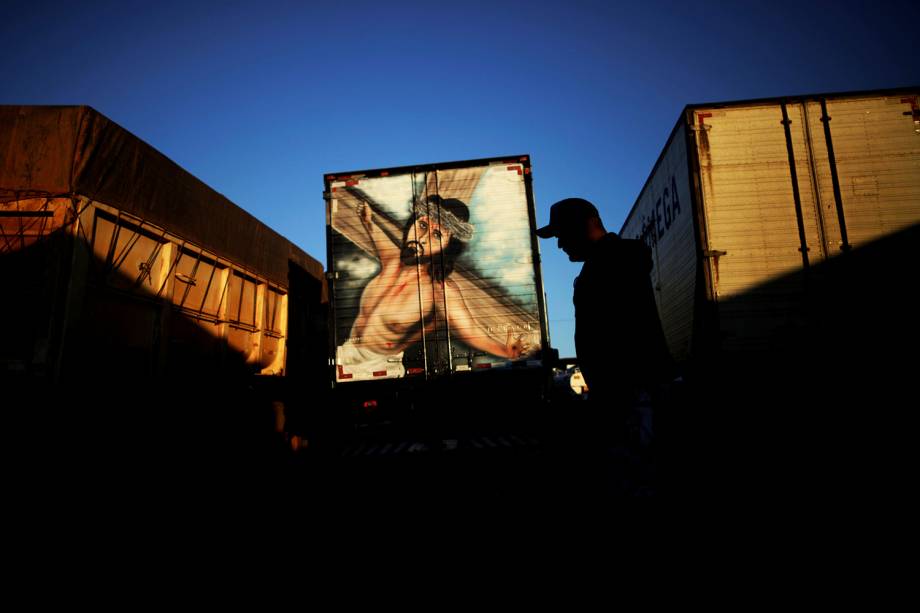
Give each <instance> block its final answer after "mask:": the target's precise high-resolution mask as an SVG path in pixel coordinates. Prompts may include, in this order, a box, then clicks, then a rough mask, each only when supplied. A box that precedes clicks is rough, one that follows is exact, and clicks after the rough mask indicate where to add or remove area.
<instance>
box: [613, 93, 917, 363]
mask: <svg viewBox="0 0 920 613" xmlns="http://www.w3.org/2000/svg"><path fill="white" fill-rule="evenodd" d="M918 100H920V97H918V91H917V90H916V89H905V90H887V91H883V92H868V93H853V94H828V95H815V96H798V97H789V98H782V99H779V98H777V99H769V100H758V101H751V102H735V103H713V104H701V105H691V106H688V107H687V108H686V109H685V111H684V112H683V113H682V114H681V117H680V119H679V120H678V122H677V125H676V127H675V129H674V131H673V132H672V135H671V137H670V139H669V141H668V143H667V145H666V146H665V149H664V151H663V152H662V154H661V156H660V158H659V160H658V163H657V164H656V166H655V168H654V169H653V171H652V174H651V175H650V177H649V179H648V181H647V182H646V184H645V186H644V188H643V189H642V191H641V192H640V195H639V197H638V199H637V201H636V204H635V205H634V207H633V209H632V210H631V212H630V214H629V216H628V217H627V219H626V222H625V223H624V225H623V228H622V232H623V234H624V235H625V236H627V237H630V238H640V237H641V238H644V239H645V240H646V242H647V243H649V245H650V246H652V247H653V248H654V250H655V254H656V255H655V257H656V259H655V269H654V270H653V272H652V275H653V281H654V284H655V289H656V293H657V295H658V304H659V312H660V314H661V318H662V323H663V326H664V329H665V333H666V336H667V338H668V342H669V345H670V347H671V349H672V351H673V353H674V355H675V357H676V358H678V359H679V360H680V361H682V362H685V363H686V362H690V361H692V360H694V359H697V358H700V359H703V357H704V356H712V355H716V354H719V355H723V356H728V355H739V356H740V355H744V354H747V355H765V354H768V353H770V352H775V351H782V350H783V349H784V348H789V347H792V346H795V347H798V348H800V349H802V348H803V347H807V349H804V350H805V351H810V352H817V353H815V355H816V356H817V355H819V354H820V351H821V345H822V344H824V343H825V341H827V340H828V338H830V337H834V340H833V342H834V343H835V344H836V343H845V341H844V340H841V339H846V338H852V339H856V338H862V339H863V340H865V339H869V338H871V337H872V336H873V333H872V331H871V329H870V328H871V327H872V326H873V325H878V324H877V323H873V322H870V321H859V318H858V313H859V310H860V306H859V305H872V311H873V312H879V311H881V310H882V308H881V307H880V306H878V305H884V304H889V305H891V306H895V305H896V304H898V303H900V299H899V296H900V294H899V292H898V290H897V288H896V287H885V289H884V291H883V292H880V293H879V295H877V296H876V295H874V294H875V292H876V290H875V284H874V283H873V282H872V279H873V278H877V279H881V278H883V276H884V278H889V277H891V276H897V275H895V274H894V273H893V272H892V271H894V270H903V269H904V267H905V266H906V265H907V262H908V261H910V256H909V254H908V253H906V252H904V249H903V248H904V244H905V241H907V240H908V239H909V238H910V236H912V235H913V234H915V233H916V229H917V228H918V224H920V108H918ZM684 152H687V153H688V154H685V153H684ZM684 160H685V161H684ZM682 166H683V167H682ZM672 179H673V180H672ZM665 188H668V190H669V191H668V193H667V197H665ZM675 198H676V199H677V200H675ZM669 199H670V200H669ZM669 201H670V202H671V207H670V209H669V208H668V207H666V206H665V204H666V203H668V202H669ZM677 201H679V205H678V206H679V212H678V213H676V214H675V212H674V210H675V209H674V203H675V202H677ZM659 202H660V203H661V205H660V206H659ZM685 202H686V205H685ZM687 205H689V206H687ZM685 213H689V214H688V215H687V217H686V218H685V219H682V218H681V217H680V216H681V215H683V214H685ZM668 214H670V217H671V227H669V226H668V224H667V220H668V219H667V216H668ZM682 221H686V222H687V223H684V224H682V223H681V222H682ZM880 257H882V258H886V259H885V260H884V261H885V262H886V266H885V268H884V269H882V270H878V271H876V272H872V270H871V269H868V268H867V267H868V266H870V264H868V262H875V261H876V259H877V258H880ZM872 265H874V264H872ZM860 284H862V285H865V287H863V286H861V285H860ZM675 297H677V298H675ZM675 304H678V305H679V307H677V308H675V306H674V305H675ZM844 313H846V314H847V315H844ZM851 315H855V317H854V316H851ZM806 336H811V337H812V338H810V339H809V340H808V341H807V342H806V341H805V340H803V339H805V337H806ZM854 342H855V340H854ZM835 346H837V345H835Z"/></svg>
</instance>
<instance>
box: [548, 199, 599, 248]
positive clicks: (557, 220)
mask: <svg viewBox="0 0 920 613" xmlns="http://www.w3.org/2000/svg"><path fill="white" fill-rule="evenodd" d="M592 217H600V215H599V214H598V212H597V208H596V207H595V206H594V205H593V204H591V203H590V202H588V201H587V200H584V199H583V198H566V199H565V200H560V201H559V202H557V203H556V204H554V205H553V206H551V207H550V209H549V225H548V226H543V227H542V228H539V229H538V230H537V236H539V237H540V238H552V237H553V236H559V233H560V232H562V231H564V230H566V229H569V228H577V227H578V226H580V225H581V224H582V223H584V221H585V220H587V219H591V218H592Z"/></svg>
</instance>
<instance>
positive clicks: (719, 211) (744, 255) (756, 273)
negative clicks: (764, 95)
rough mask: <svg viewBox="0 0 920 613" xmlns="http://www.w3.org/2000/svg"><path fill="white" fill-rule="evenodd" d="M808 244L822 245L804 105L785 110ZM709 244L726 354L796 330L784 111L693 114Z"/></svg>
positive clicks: (797, 252) (797, 286) (797, 267)
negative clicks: (786, 330) (785, 329)
mask: <svg viewBox="0 0 920 613" xmlns="http://www.w3.org/2000/svg"><path fill="white" fill-rule="evenodd" d="M787 111H788V113H789V117H790V121H791V122H792V123H791V124H790V134H791V141H792V149H793V155H794V156H795V158H796V159H795V168H796V170H797V173H796V174H797V176H798V184H797V187H798V188H799V199H800V206H801V215H802V222H803V223H802V226H803V230H804V232H803V233H804V237H805V243H806V248H807V247H808V246H809V245H812V246H819V245H820V244H821V240H820V236H819V232H818V230H817V228H818V220H817V218H816V210H815V206H814V195H813V191H812V190H811V188H810V186H809V178H808V177H809V173H810V170H809V160H808V156H807V147H806V144H805V139H806V135H805V132H804V123H803V117H802V111H801V108H800V107H796V106H790V107H788V108H787ZM695 114H696V118H697V122H696V123H697V126H698V131H697V154H698V156H699V164H700V181H701V188H702V194H703V209H704V220H703V222H704V223H705V224H706V236H708V240H709V244H708V245H705V246H704V250H705V251H706V254H707V256H708V262H709V264H708V265H709V267H710V273H711V278H712V283H713V286H714V291H715V295H716V299H717V301H718V303H719V319H720V325H721V334H722V337H723V344H722V346H723V348H724V349H726V350H729V351H733V350H760V349H764V348H766V347H767V345H768V344H769V343H770V338H771V336H772V335H773V334H774V332H775V331H776V330H777V329H779V328H782V327H784V326H787V325H796V321H797V318H798V317H799V313H798V308H799V306H800V304H801V296H802V293H803V291H804V286H803V283H804V281H803V277H802V276H801V275H796V274H792V273H797V272H799V271H801V270H802V268H803V266H804V262H803V255H802V250H801V248H802V240H801V236H802V235H801V234H800V231H799V230H800V228H799V222H798V217H797V210H796V209H797V205H796V199H795V195H794V190H793V183H792V173H791V171H790V159H789V148H788V143H787V139H786V133H785V128H784V125H783V112H782V107H781V106H780V105H778V104H765V105H758V106H750V107H733V108H727V109H705V108H698V109H695Z"/></svg>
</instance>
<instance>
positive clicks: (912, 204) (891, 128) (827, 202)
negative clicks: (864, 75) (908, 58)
mask: <svg viewBox="0 0 920 613" xmlns="http://www.w3.org/2000/svg"><path fill="white" fill-rule="evenodd" d="M917 103H918V97H917V96H916V95H912V96H911V95H908V96H903V95H897V96H868V97H857V98H835V99H830V100H828V101H827V102H826V108H827V112H828V116H829V117H830V122H829V126H830V134H831V139H832V144H833V150H834V159H835V162H836V170H837V175H838V180H839V186H840V196H841V204H842V207H843V213H844V219H845V226H846V233H847V237H848V241H849V244H850V246H851V247H853V248H859V247H862V246H865V245H867V244H868V243H870V242H872V241H874V240H877V239H879V238H881V237H883V236H887V235H890V234H893V233H895V232H897V231H900V230H903V229H905V228H908V227H910V226H912V225H914V224H916V223H917V222H920V134H918V133H917V131H916V130H917V129H918V128H920V126H918V125H916V124H915V123H914V117H913V112H912V108H916V105H917ZM808 116H809V125H810V126H811V132H812V134H813V135H814V140H815V141H816V144H817V145H818V146H816V147H815V148H814V149H815V168H816V174H817V179H818V187H819V191H820V193H821V201H822V205H823V206H822V210H823V211H824V213H825V217H829V218H831V219H832V220H833V221H832V223H828V224H827V226H828V239H829V243H830V246H831V255H834V254H837V253H840V250H841V247H842V244H843V241H842V237H841V232H840V224H839V223H838V222H837V213H836V203H835V199H834V187H833V183H832V175H831V168H830V159H829V155H828V147H827V145H826V141H825V132H824V125H823V123H822V109H821V104H820V102H810V103H808Z"/></svg>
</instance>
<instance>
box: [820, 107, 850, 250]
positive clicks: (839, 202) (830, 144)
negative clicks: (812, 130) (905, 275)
mask: <svg viewBox="0 0 920 613" xmlns="http://www.w3.org/2000/svg"><path fill="white" fill-rule="evenodd" d="M821 123H823V124H824V140H825V142H826V143H827V163H828V164H829V165H830V167H831V184H832V185H833V186H834V203H835V204H836V206H837V223H838V224H840V242H841V245H840V250H841V251H849V250H850V241H849V239H848V238H847V221H846V218H845V216H844V214H843V197H842V196H841V194H840V179H839V177H838V176H837V158H836V157H835V156H834V139H833V138H831V118H830V116H828V114H827V100H825V99H824V98H822V99H821Z"/></svg>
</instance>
